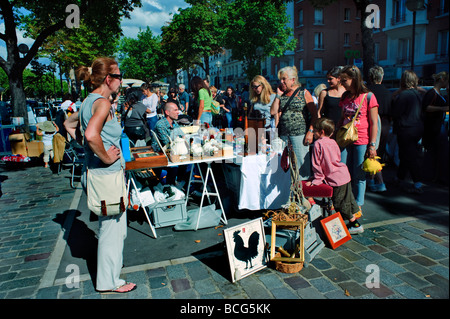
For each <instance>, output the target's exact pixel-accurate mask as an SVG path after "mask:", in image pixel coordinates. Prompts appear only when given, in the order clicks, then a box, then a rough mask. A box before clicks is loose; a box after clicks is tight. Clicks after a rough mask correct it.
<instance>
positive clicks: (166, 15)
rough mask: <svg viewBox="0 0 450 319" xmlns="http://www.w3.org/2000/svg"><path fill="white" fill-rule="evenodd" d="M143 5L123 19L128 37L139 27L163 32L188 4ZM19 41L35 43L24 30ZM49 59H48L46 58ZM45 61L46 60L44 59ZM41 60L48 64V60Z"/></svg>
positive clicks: (145, 0)
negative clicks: (180, 9) (128, 17)
mask: <svg viewBox="0 0 450 319" xmlns="http://www.w3.org/2000/svg"><path fill="white" fill-rule="evenodd" d="M141 2H142V7H141V8H135V9H134V11H133V12H132V13H131V19H123V21H122V30H123V34H124V36H126V37H131V38H135V37H136V36H137V34H138V32H139V29H142V30H145V28H146V27H147V26H149V27H150V29H151V30H152V32H153V34H154V35H159V34H161V27H162V26H163V25H164V24H166V23H168V22H170V20H171V17H172V15H173V14H176V13H177V12H178V9H179V8H186V7H187V6H188V4H187V3H185V2H184V0H142V1H141ZM4 31H5V26H4V23H3V21H2V20H1V19H0V32H2V33H3V32H4ZM17 38H18V41H19V42H18V43H19V44H20V43H25V44H27V45H28V46H29V47H30V46H31V45H32V44H33V40H32V39H27V38H24V37H23V32H21V31H18V32H17ZM0 56H1V57H3V58H6V48H5V43H4V42H3V41H0ZM46 60H47V61H48V59H46ZM44 61H45V60H44ZM44 61H43V62H41V63H45V64H47V63H48V62H44Z"/></svg>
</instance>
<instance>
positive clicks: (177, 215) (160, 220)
mask: <svg viewBox="0 0 450 319" xmlns="http://www.w3.org/2000/svg"><path fill="white" fill-rule="evenodd" d="M152 216H153V224H154V225H155V228H160V227H167V226H173V225H175V224H178V223H180V222H185V221H187V213H186V202H185V200H184V199H180V200H176V201H172V202H162V203H158V204H157V205H156V206H155V207H154V208H153V213H152Z"/></svg>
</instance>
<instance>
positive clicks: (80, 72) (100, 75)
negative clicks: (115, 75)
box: [76, 57, 118, 90]
mask: <svg viewBox="0 0 450 319" xmlns="http://www.w3.org/2000/svg"><path fill="white" fill-rule="evenodd" d="M116 65H118V63H117V62H116V60H114V59H113V58H108V57H100V58H97V59H95V60H94V62H92V65H91V66H90V67H87V66H81V67H79V68H78V69H77V71H76V76H77V78H78V79H80V80H81V81H84V82H85V83H86V84H88V85H91V86H92V88H93V89H94V90H95V89H96V88H98V87H99V86H100V85H102V84H103V82H104V81H105V78H106V77H107V76H108V74H109V73H112V72H113V70H114V66H116Z"/></svg>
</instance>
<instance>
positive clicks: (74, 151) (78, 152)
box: [64, 140, 85, 188]
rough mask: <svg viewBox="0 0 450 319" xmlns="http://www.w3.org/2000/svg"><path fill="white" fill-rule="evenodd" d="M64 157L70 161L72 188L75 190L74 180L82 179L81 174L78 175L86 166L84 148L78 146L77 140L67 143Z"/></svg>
mask: <svg viewBox="0 0 450 319" xmlns="http://www.w3.org/2000/svg"><path fill="white" fill-rule="evenodd" d="M64 155H65V156H66V157H67V158H68V160H69V163H70V164H69V165H71V166H72V167H71V177H70V187H72V188H75V185H74V180H75V177H78V178H79V177H81V173H80V174H79V175H78V174H76V172H77V171H81V168H82V167H83V164H84V156H85V154H84V148H83V147H82V146H81V145H80V144H78V143H77V142H76V141H75V140H71V141H70V142H67V141H66V150H65V152H64Z"/></svg>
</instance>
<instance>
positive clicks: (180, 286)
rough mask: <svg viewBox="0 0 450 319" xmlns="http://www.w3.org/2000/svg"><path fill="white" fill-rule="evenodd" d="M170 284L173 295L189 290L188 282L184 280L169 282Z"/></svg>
mask: <svg viewBox="0 0 450 319" xmlns="http://www.w3.org/2000/svg"><path fill="white" fill-rule="evenodd" d="M170 284H171V286H172V290H173V292H175V293H178V292H181V291H184V290H188V289H190V288H191V284H190V283H189V280H187V279H186V278H182V279H174V280H171V281H170ZM150 287H151V280H150Z"/></svg>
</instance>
